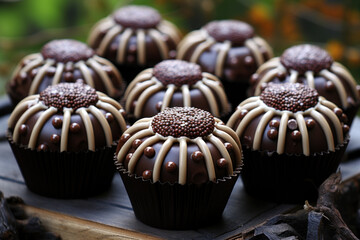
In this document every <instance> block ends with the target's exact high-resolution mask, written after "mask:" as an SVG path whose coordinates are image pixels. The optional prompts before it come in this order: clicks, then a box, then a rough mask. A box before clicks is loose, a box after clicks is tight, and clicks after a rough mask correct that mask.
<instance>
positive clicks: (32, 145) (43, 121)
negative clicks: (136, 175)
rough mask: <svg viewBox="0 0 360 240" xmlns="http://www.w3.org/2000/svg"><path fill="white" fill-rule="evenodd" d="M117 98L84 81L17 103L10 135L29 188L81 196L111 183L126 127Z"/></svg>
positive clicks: (58, 195)
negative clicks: (118, 144) (114, 159)
mask: <svg viewBox="0 0 360 240" xmlns="http://www.w3.org/2000/svg"><path fill="white" fill-rule="evenodd" d="M122 113H124V110H123V109H122V108H121V106H120V104H119V103H117V102H116V101H115V100H113V99H111V98H109V97H107V96H106V95H105V94H103V93H100V92H96V91H95V89H93V88H91V87H90V86H88V85H85V84H83V83H80V82H77V83H60V84H58V85H54V86H49V87H48V88H46V89H45V90H44V91H42V92H41V93H40V95H31V96H29V97H27V98H25V99H24V100H22V101H21V102H20V103H19V104H18V105H17V106H16V108H15V109H14V111H13V113H12V114H11V116H10V118H9V121H8V127H9V129H8V140H9V142H10V145H11V148H12V150H13V152H14V155H15V158H16V160H17V162H18V164H19V167H20V170H21V173H22V175H23V177H24V179H25V183H26V185H27V186H28V188H29V189H30V190H31V191H33V192H35V193H38V194H41V195H44V196H49V197H56V198H79V197H87V196H90V195H94V194H97V193H100V192H102V191H104V190H106V189H108V188H109V186H110V185H111V181H112V178H113V175H114V172H115V168H114V166H113V160H112V159H113V154H114V152H115V149H116V144H117V139H119V137H120V136H121V134H122V133H123V132H124V131H125V130H126V124H125V120H124V118H123V115H122Z"/></svg>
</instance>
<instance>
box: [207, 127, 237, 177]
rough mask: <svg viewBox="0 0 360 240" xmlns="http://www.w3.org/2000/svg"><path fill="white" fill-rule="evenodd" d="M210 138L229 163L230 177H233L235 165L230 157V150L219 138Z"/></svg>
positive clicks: (211, 136)
mask: <svg viewBox="0 0 360 240" xmlns="http://www.w3.org/2000/svg"><path fill="white" fill-rule="evenodd" d="M208 138H209V141H210V142H211V143H212V144H214V145H215V147H216V148H217V149H218V150H219V152H220V154H221V156H222V157H223V158H225V160H226V162H227V170H228V174H229V176H231V175H232V174H233V165H232V161H231V157H230V154H229V152H228V150H227V149H226V147H225V146H224V144H223V143H222V142H221V141H220V140H219V139H218V138H217V137H215V136H214V135H213V134H210V135H209V136H208Z"/></svg>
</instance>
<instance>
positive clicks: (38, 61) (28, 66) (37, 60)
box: [20, 53, 44, 73]
mask: <svg viewBox="0 0 360 240" xmlns="http://www.w3.org/2000/svg"><path fill="white" fill-rule="evenodd" d="M43 63H44V59H43V57H42V55H41V54H40V53H39V54H37V58H35V59H33V60H32V61H31V62H30V63H28V64H26V65H25V66H24V68H23V69H21V70H20V73H23V72H24V73H27V72H29V71H30V70H31V69H33V68H36V67H37V66H40V65H42V64H43Z"/></svg>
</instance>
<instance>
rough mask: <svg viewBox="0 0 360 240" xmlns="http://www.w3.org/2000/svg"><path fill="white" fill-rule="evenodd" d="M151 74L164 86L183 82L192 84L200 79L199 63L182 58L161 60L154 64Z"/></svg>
mask: <svg viewBox="0 0 360 240" xmlns="http://www.w3.org/2000/svg"><path fill="white" fill-rule="evenodd" d="M153 74H154V76H155V77H156V78H157V79H158V80H159V81H160V82H162V84H164V85H165V86H166V85H168V84H175V85H176V86H177V87H181V86H182V85H184V84H188V85H193V84H195V83H196V82H197V81H199V80H201V79H202V76H201V68H200V66H199V65H197V64H195V63H190V62H185V61H182V60H165V61H162V62H161V63H159V64H157V65H155V67H154V72H153Z"/></svg>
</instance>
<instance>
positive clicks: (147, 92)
mask: <svg viewBox="0 0 360 240" xmlns="http://www.w3.org/2000/svg"><path fill="white" fill-rule="evenodd" d="M161 89H162V84H161V83H157V84H156V85H153V86H151V87H149V88H148V89H146V90H145V91H144V92H142V93H141V94H140V96H139V98H138V100H137V103H136V105H135V110H134V116H135V117H136V118H140V117H141V112H142V109H143V107H144V104H145V102H146V100H147V99H148V98H149V97H150V96H151V95H153V94H155V93H156V92H158V91H160V90H161Z"/></svg>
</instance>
